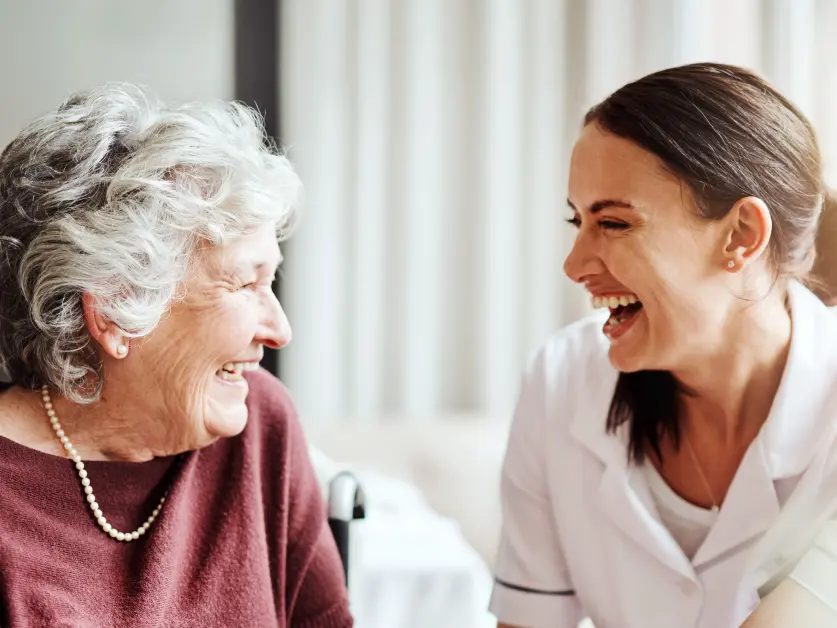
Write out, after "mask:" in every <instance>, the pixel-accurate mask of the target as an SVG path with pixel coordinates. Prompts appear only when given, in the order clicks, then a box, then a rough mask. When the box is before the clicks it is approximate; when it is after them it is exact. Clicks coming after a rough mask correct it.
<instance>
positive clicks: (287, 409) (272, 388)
mask: <svg viewBox="0 0 837 628" xmlns="http://www.w3.org/2000/svg"><path fill="white" fill-rule="evenodd" d="M245 377H246V378H247V384H248V385H249V387H250V392H249V394H248V395H247V407H248V409H249V410H250V412H251V413H252V412H254V411H255V412H257V413H258V414H259V415H262V414H265V415H267V416H270V417H283V416H285V415H287V414H293V415H294V416H295V415H296V410H295V409H294V403H293V400H292V399H291V394H290V393H289V392H288V389H287V388H285V385H284V384H283V383H282V382H281V381H280V380H279V378H277V377H276V376H275V375H272V374H271V373H269V372H268V371H266V370H265V369H263V368H260V369H258V370H257V371H251V372H249V373H247V375H246V376H245Z"/></svg>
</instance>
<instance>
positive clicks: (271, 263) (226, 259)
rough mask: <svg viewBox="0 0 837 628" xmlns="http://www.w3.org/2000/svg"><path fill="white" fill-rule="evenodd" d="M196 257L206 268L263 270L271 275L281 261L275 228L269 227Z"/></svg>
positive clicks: (214, 247)
mask: <svg viewBox="0 0 837 628" xmlns="http://www.w3.org/2000/svg"><path fill="white" fill-rule="evenodd" d="M199 255H200V257H201V258H202V259H203V261H204V265H205V266H206V267H208V268H210V269H221V270H225V271H236V270H246V269H249V268H252V267H260V268H261V267H267V268H269V270H270V271H271V272H273V271H274V270H275V269H276V267H277V266H278V265H279V264H280V263H281V261H282V254H281V252H280V250H279V242H278V240H277V237H276V227H275V226H274V225H273V224H271V225H267V226H265V227H260V228H259V229H258V230H256V231H253V232H252V233H248V234H245V235H242V236H239V237H237V238H235V239H233V240H230V241H229V242H225V243H224V244H219V245H214V246H213V245H208V246H206V247H204V248H203V249H202V250H201V251H200V253H199Z"/></svg>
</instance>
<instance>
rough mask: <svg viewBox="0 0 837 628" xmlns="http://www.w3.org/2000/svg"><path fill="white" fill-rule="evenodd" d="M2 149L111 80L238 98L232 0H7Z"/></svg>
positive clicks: (168, 92) (1, 66)
mask: <svg viewBox="0 0 837 628" xmlns="http://www.w3.org/2000/svg"><path fill="white" fill-rule="evenodd" d="M0 60H2V61H0V146H5V145H6V144H7V143H8V142H9V141H10V140H11V139H12V138H13V137H14V136H15V134H16V133H17V132H18V131H19V130H20V129H21V128H22V127H23V126H24V125H25V124H26V123H27V122H28V121H29V120H31V119H32V118H34V117H35V116H37V115H38V114H40V113H43V112H44V111H46V110H49V109H50V108H52V107H55V106H56V105H57V104H59V103H60V102H61V101H62V100H63V99H64V98H65V97H66V96H67V95H68V94H69V93H71V92H74V91H77V90H80V89H88V88H91V87H95V86H97V85H100V84H102V83H105V82H108V81H132V82H137V83H141V84H144V85H147V86H148V87H150V88H151V89H152V90H153V91H155V92H157V93H158V94H159V96H160V97H162V98H163V99H164V100H166V101H169V102H182V101H185V100H196V99H207V98H227V99H228V98H231V97H232V96H233V2H232V0H176V1H167V0H144V1H143V2H120V1H115V0H80V1H77V2H64V1H61V0H58V1H55V0H0Z"/></svg>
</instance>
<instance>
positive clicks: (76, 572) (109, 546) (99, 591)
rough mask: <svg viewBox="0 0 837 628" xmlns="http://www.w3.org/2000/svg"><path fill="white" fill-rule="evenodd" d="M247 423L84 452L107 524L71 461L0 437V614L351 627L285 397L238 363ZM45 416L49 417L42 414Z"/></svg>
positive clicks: (8, 617)
mask: <svg viewBox="0 0 837 628" xmlns="http://www.w3.org/2000/svg"><path fill="white" fill-rule="evenodd" d="M247 379H248V381H249V383H250V394H249V396H248V399H247V405H248V407H249V409H250V419H249V422H248V424H247V428H246V429H245V430H244V432H243V433H242V434H241V435H240V436H238V437H235V438H230V439H225V440H222V441H219V442H217V443H215V444H213V445H211V446H209V447H206V448H205V449H201V450H199V451H194V452H190V453H188V454H184V455H183V456H180V457H177V458H158V459H155V460H152V461H150V462H146V463H141V464H137V463H122V462H87V463H85V467H86V469H87V470H88V472H89V474H90V476H89V477H90V479H91V482H92V486H93V487H94V489H95V491H96V497H97V500H98V502H99V503H100V504H102V509H103V511H104V513H105V516H106V517H107V518H108V521H110V522H111V523H112V524H113V525H114V527H116V528H117V529H119V530H134V529H136V528H137V527H138V526H139V525H140V524H141V523H142V522H143V521H144V520H145V519H146V518H147V517H148V516H149V515H150V514H151V511H152V510H153V509H154V507H155V506H156V504H157V502H158V500H159V498H160V496H161V494H162V493H163V492H164V491H165V490H166V488H167V487H169V486H170V487H171V490H170V493H169V497H168V499H167V500H166V503H165V505H164V506H163V509H162V511H161V512H160V516H159V517H158V518H157V520H156V521H155V522H154V524H153V525H152V526H151V527H150V528H149V530H148V532H147V533H146V534H145V535H144V536H142V537H140V538H139V540H137V541H134V542H132V543H120V542H118V541H115V540H114V539H111V538H110V537H109V536H107V535H105V534H104V533H103V532H102V530H101V529H100V528H99V527H98V525H97V524H96V522H95V521H94V520H93V518H92V515H91V513H90V510H89V509H88V508H86V507H85V501H84V499H83V497H84V495H83V493H82V491H81V488H80V486H79V481H78V477H77V475H76V473H75V469H74V467H73V465H72V463H71V462H70V461H69V460H66V459H62V458H59V457H56V456H51V455H49V454H44V453H41V452H38V451H35V450H33V449H29V448H27V447H24V446H22V445H19V444H17V443H14V442H12V441H10V440H8V439H5V438H2V437H0V626H3V627H4V628H5V627H8V626H14V627H18V626H31V627H40V626H73V627H81V626H85V627H87V626H90V627H92V626H97V627H98V626H114V627H120V626H137V627H145V626H155V627H156V626H201V627H204V628H209V627H213V626H218V627H223V628H229V627H232V626H279V627H283V628H284V627H286V626H293V627H294V628H297V627H298V628H346V627H349V626H351V625H352V619H351V616H350V614H349V610H348V603H347V596H346V590H345V585H344V584H343V575H342V570H341V565H340V558H339V556H338V554H337V550H336V547H335V544H334V540H333V538H332V536H331V533H330V531H329V528H328V524H327V522H326V513H325V505H324V503H323V500H322V498H321V495H320V492H319V488H318V485H317V482H316V478H315V476H314V473H313V470H312V468H311V463H310V461H309V458H308V452H307V448H306V444H305V441H304V439H303V436H302V433H301V430H300V426H299V424H298V422H297V418H296V414H295V412H294V409H293V405H292V403H291V400H290V398H289V396H288V394H287V392H286V391H285V389H284V388H283V386H282V385H281V384H280V383H279V381H278V380H276V379H275V378H274V377H272V376H271V375H269V374H268V373H267V372H265V371H259V372H255V373H252V374H249V375H248V377H247ZM44 420H46V419H44Z"/></svg>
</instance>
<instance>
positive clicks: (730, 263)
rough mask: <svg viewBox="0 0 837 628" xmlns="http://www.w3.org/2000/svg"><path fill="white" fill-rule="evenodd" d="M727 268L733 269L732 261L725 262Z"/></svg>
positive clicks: (733, 263)
mask: <svg viewBox="0 0 837 628" xmlns="http://www.w3.org/2000/svg"><path fill="white" fill-rule="evenodd" d="M727 267H728V268H735V261H734V260H730V261H728V262H727Z"/></svg>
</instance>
